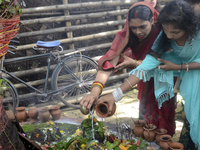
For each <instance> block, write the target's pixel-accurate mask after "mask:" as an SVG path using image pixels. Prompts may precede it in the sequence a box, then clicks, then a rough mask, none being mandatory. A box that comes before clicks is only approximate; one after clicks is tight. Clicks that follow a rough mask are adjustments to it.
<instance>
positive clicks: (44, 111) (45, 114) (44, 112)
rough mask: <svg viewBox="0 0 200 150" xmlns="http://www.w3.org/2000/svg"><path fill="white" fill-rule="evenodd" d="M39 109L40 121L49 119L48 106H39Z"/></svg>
mask: <svg viewBox="0 0 200 150" xmlns="http://www.w3.org/2000/svg"><path fill="white" fill-rule="evenodd" d="M38 111H39V119H40V120H41V121H42V122H47V121H48V120H49V117H50V112H49V108H48V107H41V108H39V109H38Z"/></svg>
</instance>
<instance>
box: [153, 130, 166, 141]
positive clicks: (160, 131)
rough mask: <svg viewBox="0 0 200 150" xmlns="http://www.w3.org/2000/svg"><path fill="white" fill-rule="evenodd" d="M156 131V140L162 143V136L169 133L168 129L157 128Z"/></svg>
mask: <svg viewBox="0 0 200 150" xmlns="http://www.w3.org/2000/svg"><path fill="white" fill-rule="evenodd" d="M155 132H156V142H157V143H158V144H159V143H160V136H161V135H164V134H167V130H166V129H157V130H155Z"/></svg>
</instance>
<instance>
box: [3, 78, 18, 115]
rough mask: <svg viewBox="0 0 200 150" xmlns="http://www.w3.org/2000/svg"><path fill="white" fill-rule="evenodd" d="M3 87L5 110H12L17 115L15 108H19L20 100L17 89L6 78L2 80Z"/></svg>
mask: <svg viewBox="0 0 200 150" xmlns="http://www.w3.org/2000/svg"><path fill="white" fill-rule="evenodd" d="M0 80H1V81H2V82H1V85H2V91H1V94H2V103H3V106H4V109H5V110H12V111H13V112H14V113H15V108H16V107H18V106H19V98H18V93H17V90H16V88H15V87H14V86H13V84H12V83H11V82H10V81H9V80H8V79H6V78H4V77H3V78H2V79H0Z"/></svg>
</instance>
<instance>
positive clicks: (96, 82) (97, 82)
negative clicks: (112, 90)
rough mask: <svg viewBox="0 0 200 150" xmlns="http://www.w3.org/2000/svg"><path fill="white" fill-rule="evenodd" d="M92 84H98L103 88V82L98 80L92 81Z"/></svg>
mask: <svg viewBox="0 0 200 150" xmlns="http://www.w3.org/2000/svg"><path fill="white" fill-rule="evenodd" d="M93 84H100V85H101V86H102V88H104V85H103V83H101V82H99V81H94V82H93Z"/></svg>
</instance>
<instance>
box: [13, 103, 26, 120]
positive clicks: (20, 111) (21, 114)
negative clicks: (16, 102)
mask: <svg viewBox="0 0 200 150" xmlns="http://www.w3.org/2000/svg"><path fill="white" fill-rule="evenodd" d="M15 109H16V111H17V112H16V115H15V116H16V119H17V120H18V121H19V122H24V121H26V118H27V113H26V110H25V109H26V107H17V108H15Z"/></svg>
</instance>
